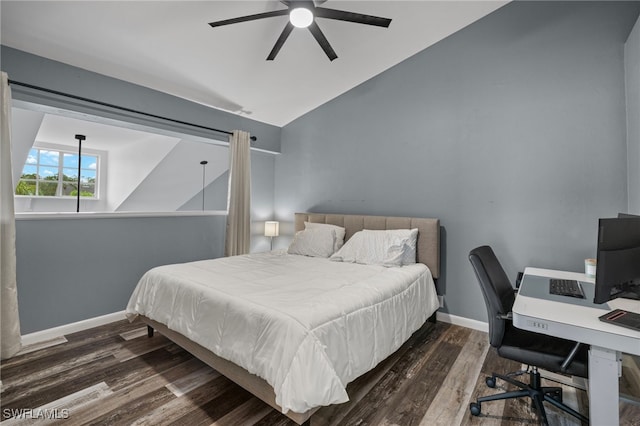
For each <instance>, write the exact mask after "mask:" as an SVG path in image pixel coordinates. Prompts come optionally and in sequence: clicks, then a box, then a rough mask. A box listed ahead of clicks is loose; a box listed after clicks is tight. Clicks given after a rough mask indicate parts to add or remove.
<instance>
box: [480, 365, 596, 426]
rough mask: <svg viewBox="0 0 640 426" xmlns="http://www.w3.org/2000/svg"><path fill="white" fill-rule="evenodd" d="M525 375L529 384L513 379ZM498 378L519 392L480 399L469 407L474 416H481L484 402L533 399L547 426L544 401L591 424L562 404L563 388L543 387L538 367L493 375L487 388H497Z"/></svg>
mask: <svg viewBox="0 0 640 426" xmlns="http://www.w3.org/2000/svg"><path fill="white" fill-rule="evenodd" d="M523 373H528V374H529V383H528V384H527V383H524V382H521V381H519V380H515V379H513V376H514V375H519V374H523ZM496 378H498V379H501V380H503V381H505V382H507V383H510V384H512V385H514V386H516V387H517V388H519V390H515V391H509V392H504V393H499V394H495V395H487V396H482V397H479V398H478V399H477V400H476V402H472V403H471V404H470V405H469V411H471V414H473V415H474V416H479V415H480V413H481V410H482V403H483V402H488V401H498V400H503V399H512V398H521V397H528V398H531V400H532V402H531V404H532V407H533V408H534V409H535V410H536V412H537V413H538V417H539V418H540V421H541V422H542V423H543V424H545V425H548V424H549V421H548V419H547V414H546V411H545V409H544V405H543V401H546V402H548V403H550V404H552V405H554V406H555V407H557V408H558V409H560V410H562V411H564V412H566V413H569V414H571V415H572V416H574V417H576V418H577V419H578V420H580V421H581V422H583V423H587V424H588V423H589V419H588V418H587V417H585V416H583V415H582V414H580V413H579V412H577V411H576V410H574V409H573V408H571V407H569V406H568V405H565V404H564V403H563V402H562V388H561V387H558V386H542V382H541V377H540V372H539V371H538V369H537V368H536V367H533V368H529V369H528V371H523V372H518V373H513V374H510V375H503V374H498V373H492V375H491V377H487V378H486V380H485V382H486V384H487V386H488V387H490V388H495V387H496Z"/></svg>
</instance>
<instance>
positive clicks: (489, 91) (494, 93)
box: [275, 2, 640, 321]
mask: <svg viewBox="0 0 640 426" xmlns="http://www.w3.org/2000/svg"><path fill="white" fill-rule="evenodd" d="M639 10H640V3H639V2H635V3H632V2H627V3H622V4H617V3H610V2H563V3H558V2H514V3H510V4H508V5H507V6H505V7H503V8H501V9H499V10H498V11H496V12H494V13H493V14H491V15H488V16H487V17H485V18H484V19H482V20H480V21H478V22H477V23H475V24H472V25H471V26H469V27H467V28H465V29H463V30H462V31H460V32H458V33H456V34H454V35H452V36H450V37H449V38H447V39H445V40H443V41H441V42H440V43H438V44H436V45H434V46H432V47H430V48H428V49H426V50H425V51H423V52H420V53H419V54H417V55H415V56H413V57H411V58H409V59H407V60H406V61H404V62H402V63H401V64H399V65H397V66H395V67H393V68H391V69H390V70H388V71H386V72H384V73H383V74H381V75H378V76H376V77H375V78H373V79H371V80H369V81H367V82H365V83H363V84H362V85H360V86H359V87H356V88H355V89H353V90H351V91H349V92H347V93H345V94H344V95H342V96H340V97H338V98H336V99H334V100H332V101H330V102H328V103H327V104H325V105H323V106H321V107H319V108H317V109H316V110H314V111H312V112H310V113H308V114H307V115H305V116H303V117H301V118H299V119H297V120H295V121H294V122H292V123H290V124H289V125H287V126H285V127H284V128H283V130H282V154H281V155H280V156H278V157H277V158H276V184H275V188H276V192H275V194H276V195H275V209H276V214H277V217H278V218H279V219H281V220H290V218H291V215H292V213H293V212H295V211H313V212H343V213H368V214H383V215H407V216H422V217H438V218H440V219H441V221H442V226H443V228H444V229H443V230H444V246H443V249H444V252H443V268H444V276H443V277H442V279H441V280H440V282H439V283H438V287H439V292H440V293H441V294H444V295H445V311H447V312H449V313H451V314H454V315H459V316H463V317H467V318H472V319H476V320H481V321H485V320H486V311H485V307H484V304H483V302H482V296H481V294H480V291H479V288H478V285H477V283H476V279H475V277H474V275H473V272H472V270H471V267H470V265H469V261H468V259H467V256H468V253H469V251H470V250H471V249H473V248H474V247H476V246H479V245H482V244H490V245H492V246H493V248H494V250H495V251H496V253H497V254H498V256H499V257H500V259H501V261H502V263H503V266H504V267H505V269H506V271H507V273H508V275H509V277H512V278H514V279H515V277H516V273H517V272H518V271H520V270H523V268H524V267H525V266H537V267H546V268H555V269H566V270H575V271H581V270H583V269H584V266H583V265H584V263H583V261H584V258H586V257H593V256H594V255H595V246H596V233H597V232H596V228H597V219H598V217H602V216H610V215H615V214H616V213H617V212H618V211H624V210H626V209H627V170H626V155H627V148H626V130H625V129H626V123H625V122H626V118H625V85H624V58H623V50H624V49H623V45H624V42H625V41H626V39H627V37H628V35H629V32H630V30H631V27H632V25H633V23H634V22H635V21H636V19H637V17H638V12H639ZM281 240H282V239H281Z"/></svg>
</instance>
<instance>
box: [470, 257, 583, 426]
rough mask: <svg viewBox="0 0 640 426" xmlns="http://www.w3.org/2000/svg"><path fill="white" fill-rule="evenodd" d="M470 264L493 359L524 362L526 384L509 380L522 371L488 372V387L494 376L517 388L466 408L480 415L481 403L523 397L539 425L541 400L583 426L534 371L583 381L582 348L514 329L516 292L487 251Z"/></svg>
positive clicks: (558, 390) (559, 393)
mask: <svg viewBox="0 0 640 426" xmlns="http://www.w3.org/2000/svg"><path fill="white" fill-rule="evenodd" d="M469 260H470V261H471V265H472V266H473V269H474V271H475V273H476V277H477V278H478V282H479V283H480V288H481V289H482V295H483V296H484V300H485V303H486V306H487V315H488V320H489V343H490V344H491V346H493V347H494V348H496V350H497V352H498V355H500V356H501V357H502V358H507V359H510V360H513V361H516V362H520V363H522V364H526V365H527V366H528V368H527V372H528V373H529V383H528V384H527V383H523V382H521V381H518V380H515V379H513V376H514V375H518V374H523V373H525V372H516V373H510V374H507V375H502V374H498V373H492V375H491V377H487V378H486V384H487V386H489V387H490V388H494V387H495V386H496V378H499V379H502V380H504V381H505V382H507V383H510V384H512V385H514V386H516V387H518V388H519V390H515V391H511V392H505V393H501V394H496V395H488V396H483V397H480V398H478V399H477V400H476V402H472V403H471V404H470V407H469V410H470V411H471V414H473V415H474V416H478V415H480V410H481V404H482V403H483V402H487V401H495V400H500V399H510V398H519V397H523V396H524V397H530V398H531V399H532V406H533V407H534V408H535V410H536V411H537V413H538V417H539V418H540V421H541V422H542V423H543V424H545V425H548V424H549V423H548V420H547V415H546V412H545V409H544V406H543V401H546V402H548V403H550V404H552V405H554V406H555V407H557V408H559V409H560V410H563V411H565V412H567V413H569V414H571V415H572V416H575V417H577V418H578V419H580V420H581V421H582V422H586V423H588V421H589V419H588V418H587V417H585V416H583V415H582V414H580V413H579V412H577V411H575V410H574V409H572V408H571V407H568V406H567V405H565V404H563V403H562V388H560V387H545V386H542V385H541V381H540V373H539V372H538V368H543V369H545V370H548V371H552V372H555V373H563V374H568V375H572V376H579V377H585V378H586V377H587V368H588V367H587V366H588V353H587V347H586V346H584V345H581V344H580V343H576V342H572V341H569V340H565V339H560V338H557V337H553V336H547V335H545V334H539V333H533V332H530V331H526V330H521V329H519V328H516V327H515V326H514V325H513V324H512V322H511V308H512V307H513V303H514V301H515V293H516V291H515V290H514V288H513V287H512V286H511V283H510V282H509V279H508V278H507V275H506V273H505V272H504V269H502V266H501V265H500V262H499V261H498V259H497V258H496V255H495V254H494V252H493V250H492V249H491V247H489V246H482V247H478V248H475V249H473V250H471V252H470V253H469Z"/></svg>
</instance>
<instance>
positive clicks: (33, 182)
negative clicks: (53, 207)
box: [15, 148, 100, 198]
mask: <svg viewBox="0 0 640 426" xmlns="http://www.w3.org/2000/svg"><path fill="white" fill-rule="evenodd" d="M79 160H81V161H79ZM99 163H100V157H99V156H98V155H94V154H87V155H85V154H83V155H82V158H80V157H79V156H78V153H77V152H76V153H73V152H67V151H61V150H52V149H48V148H32V149H31V150H30V151H29V156H28V157H27V161H26V163H25V165H24V168H23V169H22V176H20V181H19V182H18V185H17V186H16V192H15V193H16V195H26V196H29V197H77V195H78V165H79V164H80V165H81V168H80V196H81V197H85V198H98V193H97V191H96V188H97V187H98V186H97V184H98V182H97V177H98V165H99Z"/></svg>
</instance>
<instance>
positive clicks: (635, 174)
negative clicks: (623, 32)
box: [624, 19, 640, 214]
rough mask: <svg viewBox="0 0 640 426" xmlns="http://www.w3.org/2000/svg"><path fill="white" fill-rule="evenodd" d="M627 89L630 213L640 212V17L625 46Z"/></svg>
mask: <svg viewBox="0 0 640 426" xmlns="http://www.w3.org/2000/svg"><path fill="white" fill-rule="evenodd" d="M624 54H625V55H624V56H625V79H626V89H627V144H628V147H627V148H628V160H627V161H628V163H627V164H628V166H627V169H628V175H629V182H628V185H629V213H634V214H640V19H639V20H638V21H636V25H635V26H634V27H633V31H632V32H631V35H630V36H629V39H628V40H627V42H626V43H625V46H624Z"/></svg>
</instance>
